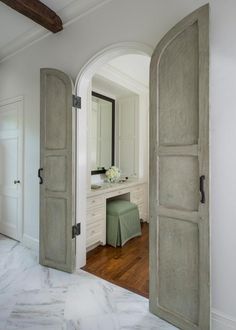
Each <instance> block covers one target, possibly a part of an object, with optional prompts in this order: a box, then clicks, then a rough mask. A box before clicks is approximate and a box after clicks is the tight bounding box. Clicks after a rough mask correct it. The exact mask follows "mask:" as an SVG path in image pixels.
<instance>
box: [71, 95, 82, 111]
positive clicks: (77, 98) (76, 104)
mask: <svg viewBox="0 0 236 330" xmlns="http://www.w3.org/2000/svg"><path fill="white" fill-rule="evenodd" d="M72 106H73V107H74V108H76V109H81V97H80V96H76V95H72Z"/></svg>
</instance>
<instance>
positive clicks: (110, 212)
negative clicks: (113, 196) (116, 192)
mask: <svg viewBox="0 0 236 330" xmlns="http://www.w3.org/2000/svg"><path fill="white" fill-rule="evenodd" d="M106 227H107V244H109V245H112V246H114V247H116V246H123V245H124V244H125V243H126V242H127V241H128V240H129V239H131V238H133V237H136V236H140V235H141V225H140V219H139V211H138V207H137V205H136V204H134V203H131V202H129V201H125V200H111V201H109V202H107V218H106Z"/></svg>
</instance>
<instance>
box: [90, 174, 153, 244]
mask: <svg viewBox="0 0 236 330" xmlns="http://www.w3.org/2000/svg"><path fill="white" fill-rule="evenodd" d="M147 196H148V186H147V183H146V182H144V181H143V180H128V181H127V182H124V183H118V184H116V183H115V184H104V185H103V186H102V187H101V188H100V189H98V190H91V191H89V193H88V196H87V225H86V235H87V236H86V246H87V249H88V250H90V249H91V248H93V247H95V246H96V245H99V244H102V245H105V244H106V203H107V200H108V199H109V198H116V199H125V200H129V201H131V202H132V203H135V204H137V206H138V208H139V214H140V219H142V220H143V221H148V207H147V206H148V199H147Z"/></svg>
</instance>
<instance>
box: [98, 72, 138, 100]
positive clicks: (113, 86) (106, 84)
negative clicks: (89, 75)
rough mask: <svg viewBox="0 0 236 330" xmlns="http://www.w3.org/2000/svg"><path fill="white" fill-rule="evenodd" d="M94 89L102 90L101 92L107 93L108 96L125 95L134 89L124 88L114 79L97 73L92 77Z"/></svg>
mask: <svg viewBox="0 0 236 330" xmlns="http://www.w3.org/2000/svg"><path fill="white" fill-rule="evenodd" d="M92 89H93V90H95V91H97V92H100V93H101V94H105V95H106V96H110V97H115V98H119V97H124V96H127V95H130V94H134V93H132V91H130V90H128V89H127V88H124V87H123V86H121V85H119V84H117V83H115V82H114V81H111V80H109V79H106V78H104V77H102V76H100V75H95V76H94V77H93V79H92Z"/></svg>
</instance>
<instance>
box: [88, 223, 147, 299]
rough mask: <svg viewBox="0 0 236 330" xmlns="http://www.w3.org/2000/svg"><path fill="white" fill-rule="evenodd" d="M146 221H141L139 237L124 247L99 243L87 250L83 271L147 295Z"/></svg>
mask: <svg viewBox="0 0 236 330" xmlns="http://www.w3.org/2000/svg"><path fill="white" fill-rule="evenodd" d="M148 230H149V229H148V224H147V223H142V236H140V237H136V238H133V239H131V240H130V241H128V242H127V243H126V244H125V245H124V246H123V247H118V248H114V247H112V246H109V245H106V246H98V247H97V248H95V249H93V250H92V251H90V252H88V253H87V264H86V266H85V267H84V268H83V270H85V271H87V272H89V273H91V274H94V275H96V276H98V277H101V278H103V279H105V280H107V281H109V282H111V283H114V284H117V285H119V286H121V287H123V288H126V289H128V290H130V291H133V292H135V293H138V294H140V295H142V296H144V297H147V298H148V296H149V239H148V236H149V235H148Z"/></svg>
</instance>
